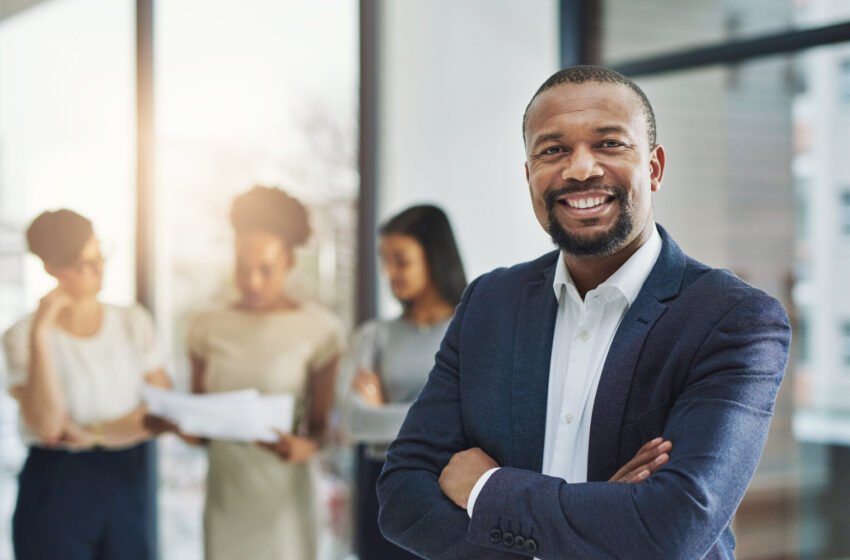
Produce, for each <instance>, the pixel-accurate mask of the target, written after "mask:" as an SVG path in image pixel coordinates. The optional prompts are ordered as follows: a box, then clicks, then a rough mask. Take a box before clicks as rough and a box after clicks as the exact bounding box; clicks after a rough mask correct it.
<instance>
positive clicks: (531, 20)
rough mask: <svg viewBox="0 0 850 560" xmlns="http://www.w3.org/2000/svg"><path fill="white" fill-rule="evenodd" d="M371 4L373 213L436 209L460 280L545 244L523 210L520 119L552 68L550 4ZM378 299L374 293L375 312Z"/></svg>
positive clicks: (420, 0)
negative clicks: (374, 35)
mask: <svg viewBox="0 0 850 560" xmlns="http://www.w3.org/2000/svg"><path fill="white" fill-rule="evenodd" d="M381 8H382V22H383V23H382V25H383V29H382V35H381V37H380V41H381V49H382V59H381V61H380V64H381V69H380V72H381V79H382V83H381V89H380V104H381V113H380V117H379V118H380V137H379V140H378V141H379V152H378V153H379V162H378V164H379V170H378V177H379V178H378V184H379V201H378V216H379V220H384V219H386V218H387V217H389V216H391V215H392V214H394V213H396V212H398V211H399V210H402V209H403V208H405V207H406V206H409V205H411V204H416V203H421V202H431V203H436V204H439V205H441V206H442V207H443V208H444V209H445V210H446V211H447V213H448V214H449V217H450V218H451V220H452V225H453V227H454V228H455V233H456V235H457V237H458V240H459V243H460V249H461V254H462V256H463V259H464V264H465V266H466V270H467V275H468V276H469V278H470V279H472V278H474V277H476V276H478V275H480V274H481V273H483V272H486V271H488V270H491V269H493V268H495V267H497V266H502V265H508V264H513V263H517V262H521V261H525V260H530V259H532V258H535V257H537V256H538V255H540V254H542V253H544V252H546V251H549V250H551V249H552V248H553V247H552V245H551V242H550V241H549V237H548V235H547V234H546V233H545V232H544V231H543V230H542V229H541V228H540V226H539V225H538V224H537V222H536V220H535V219H534V215H533V213H532V209H531V202H530V199H529V196H528V189H527V185H526V182H525V175H524V172H523V167H522V166H523V162H524V161H525V152H524V149H523V144H522V135H521V122H522V113H523V111H524V110H525V106H526V104H527V103H528V100H529V99H530V97H531V95H532V94H533V93H534V91H535V90H536V89H537V87H538V86H539V85H540V84H541V83H542V82H543V81H544V80H545V79H546V78H547V77H549V75H550V74H552V73H553V72H554V71H555V70H557V68H558V29H557V25H558V17H557V16H558V12H557V3H556V2H555V1H554V0H534V1H529V0H465V1H464V2H456V1H454V0H410V1H404V2H398V1H393V0H387V1H385V2H384V3H383V4H382V5H381ZM384 283H385V282H381V288H382V290H385V286H384V285H383V284H384ZM390 301H391V299H388V298H386V297H384V298H382V304H383V305H382V306H381V307H382V309H383V310H385V311H386V310H387V309H388V306H390V307H391V304H390Z"/></svg>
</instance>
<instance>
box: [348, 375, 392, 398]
mask: <svg viewBox="0 0 850 560" xmlns="http://www.w3.org/2000/svg"><path fill="white" fill-rule="evenodd" d="M351 387H352V388H353V389H354V390H355V391H356V392H357V394H358V395H360V396H361V397H362V398H363V400H365V401H366V402H367V403H368V404H370V405H372V406H383V405H384V403H386V399H385V398H384V390H383V389H382V388H381V378H380V377H378V374H377V373H375V372H374V371H369V370H368V369H364V368H360V369H359V370H358V371H357V375H355V376H354V381H352V382H351Z"/></svg>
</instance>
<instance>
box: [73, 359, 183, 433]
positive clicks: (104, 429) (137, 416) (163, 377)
mask: <svg viewBox="0 0 850 560" xmlns="http://www.w3.org/2000/svg"><path fill="white" fill-rule="evenodd" d="M145 383H147V384H148V385H153V386H155V387H160V388H162V389H169V388H171V380H170V379H169V378H168V375H167V374H166V373H165V370H164V369H162V368H160V369H156V370H154V371H151V372H149V373H148V374H146V375H145ZM147 413H148V410H147V407H146V406H144V405H140V406H138V407H136V408H135V409H133V410H132V411H131V412H129V413H128V414H126V415H124V416H122V417H120V418H116V419H115V420H110V421H109V422H103V423H95V424H89V425H87V426H80V425H79V424H77V423H76V422H73V421H71V420H68V421H67V422H66V423H65V426H64V431H63V434H62V440H61V441H62V442H63V443H64V444H65V445H67V446H69V447H71V448H74V449H88V448H92V447H105V448H120V447H129V446H132V445H136V444H138V443H141V442H143V441H145V440H147V439H150V438H151V437H153V436H154V435H156V434H155V433H154V432H152V431H151V430H149V429H148V427H147V426H146V424H145V417H146V416H147Z"/></svg>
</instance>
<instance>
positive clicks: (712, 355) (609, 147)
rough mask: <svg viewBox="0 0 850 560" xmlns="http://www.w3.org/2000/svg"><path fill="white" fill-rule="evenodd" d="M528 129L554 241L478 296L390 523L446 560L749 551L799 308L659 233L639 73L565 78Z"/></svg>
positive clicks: (452, 349)
mask: <svg viewBox="0 0 850 560" xmlns="http://www.w3.org/2000/svg"><path fill="white" fill-rule="evenodd" d="M523 135H524V138H525V146H526V163H525V174H526V178H527V181H528V186H529V192H530V195H531V201H532V206H533V208H534V213H535V215H536V217H537V220H538V221H539V222H540V225H541V226H542V227H543V228H544V229H545V230H546V231H547V232H548V233H549V234H550V235H551V237H552V240H553V242H554V243H555V244H556V245H557V246H558V248H559V250H558V251H555V252H553V253H551V254H548V255H544V256H543V257H541V258H539V259H537V260H535V261H532V262H529V263H524V264H520V265H516V266H514V267H511V268H507V269H498V270H495V271H493V272H491V273H489V274H486V275H484V276H482V277H480V278H478V279H477V280H476V281H474V282H473V283H472V284H470V286H469V287H468V288H467V290H466V292H465V294H464V297H463V299H462V301H461V303H460V305H459V306H458V308H457V310H456V313H455V317H454V319H453V321H452V324H451V326H450V327H449V330H448V332H447V333H446V336H445V339H444V340H443V343H442V346H441V348H440V351H439V353H438V354H437V356H436V364H435V366H434V368H433V370H432V371H431V374H430V377H429V380H428V383H427V385H426V386H425V388H424V389H423V391H422V393H421V394H420V396H419V399H418V400H417V402H416V403H415V404H414V405H413V407H412V408H411V410H410V412H409V414H408V417H407V419H406V421H405V423H404V425H403V427H402V429H401V431H400V433H399V436H398V438H397V440H396V441H395V442H394V443H393V444H392V445H391V447H390V449H389V452H388V455H387V462H386V466H385V468H384V472H383V474H382V476H381V479H380V480H379V483H378V494H379V499H380V502H381V506H382V507H381V518H380V523H381V527H382V530H383V531H384V534H385V535H386V536H387V537H388V538H389V539H390V540H392V541H394V542H396V543H397V544H399V545H400V546H402V547H404V548H407V549H409V550H411V551H413V552H415V553H417V554H419V555H420V556H422V557H424V558H432V559H447V560H448V559H488V558H493V559H502V558H504V559H508V558H516V557H519V556H520V555H521V556H526V557H531V556H533V557H536V558H541V559H554V558H615V559H632V558H634V559H640V560H648V559H653V558H658V559H664V560H670V559H687V560H696V559H700V558H711V559H720V558H733V557H734V547H735V539H734V536H733V535H732V530H731V520H732V517H733V515H734V513H735V510H736V509H737V507H738V504H739V503H740V501H741V498H742V497H743V495H744V491H745V490H746V488H747V485H748V484H749V482H750V479H751V478H752V475H753V473H754V471H755V468H756V465H757V463H758V460H759V457H760V455H761V451H762V449H763V446H764V442H765V440H766V437H767V432H768V427H769V423H770V418H771V416H772V412H773V405H774V400H775V398H776V393H777V390H778V388H779V384H780V382H781V380H782V375H783V372H784V369H785V365H786V362H787V358H788V345H789V341H790V329H789V326H788V321H787V317H786V314H785V312H784V310H783V308H782V306H781V305H780V304H779V302H777V301H776V300H775V299H773V298H771V297H770V296H768V295H766V294H765V293H763V292H761V291H759V290H757V289H755V288H753V287H751V286H748V285H747V284H745V283H744V282H743V281H741V280H739V279H738V278H736V277H735V276H734V275H732V274H731V273H729V272H726V271H722V270H716V269H712V268H709V267H707V266H705V265H703V264H701V263H699V262H697V261H695V260H693V259H691V258H689V257H688V256H687V255H685V254H684V253H683V252H682V251H681V249H679V247H678V246H677V245H676V243H675V242H674V241H673V239H672V238H671V237H670V235H669V234H668V233H667V232H666V231H665V230H664V229H663V228H661V227H660V226H659V225H657V224H656V223H655V221H654V219H653V213H652V195H653V193H656V192H658V191H659V189H660V187H661V183H662V179H663V177H664V167H665V153H664V148H663V147H662V146H661V145H659V144H657V142H656V131H655V116H654V114H653V110H652V107H651V105H650V103H649V101H648V99H647V98H646V96H645V95H644V93H643V92H642V91H641V90H640V88H638V87H637V85H635V84H634V83H633V82H631V81H630V80H628V79H627V78H625V77H623V76H622V75H620V74H618V73H616V72H613V71H611V70H608V69H606V68H600V67H592V66H578V67H572V68H567V69H565V70H562V71H560V72H558V73H556V74H555V75H553V76H552V77H550V78H549V79H548V80H547V81H546V82H545V83H544V84H543V85H542V86H541V87H540V89H539V90H538V91H537V93H536V94H535V95H534V97H533V98H532V100H531V102H530V103H529V105H528V107H527V109H526V114H525V116H524V118H523ZM659 437H660V439H656V438H659ZM670 441H672V442H673V445H675V448H674V449H673V450H672V452H670V454H669V457H668V455H667V453H666V451H669V446H670V444H669V442H670ZM647 442H648V443H647ZM644 444H646V445H644ZM668 459H669V460H668ZM624 469H625V471H626V472H631V474H629V475H627V476H622V473H623V472H624ZM622 482H629V483H630V484H622Z"/></svg>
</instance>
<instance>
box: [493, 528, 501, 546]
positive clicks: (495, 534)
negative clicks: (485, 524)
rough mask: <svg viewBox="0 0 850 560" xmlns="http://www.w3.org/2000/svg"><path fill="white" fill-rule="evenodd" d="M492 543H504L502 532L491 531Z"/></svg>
mask: <svg viewBox="0 0 850 560" xmlns="http://www.w3.org/2000/svg"><path fill="white" fill-rule="evenodd" d="M490 542H491V543H493V544H499V543H500V542H502V532H501V531H500V530H498V529H493V530H492V531H490Z"/></svg>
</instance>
